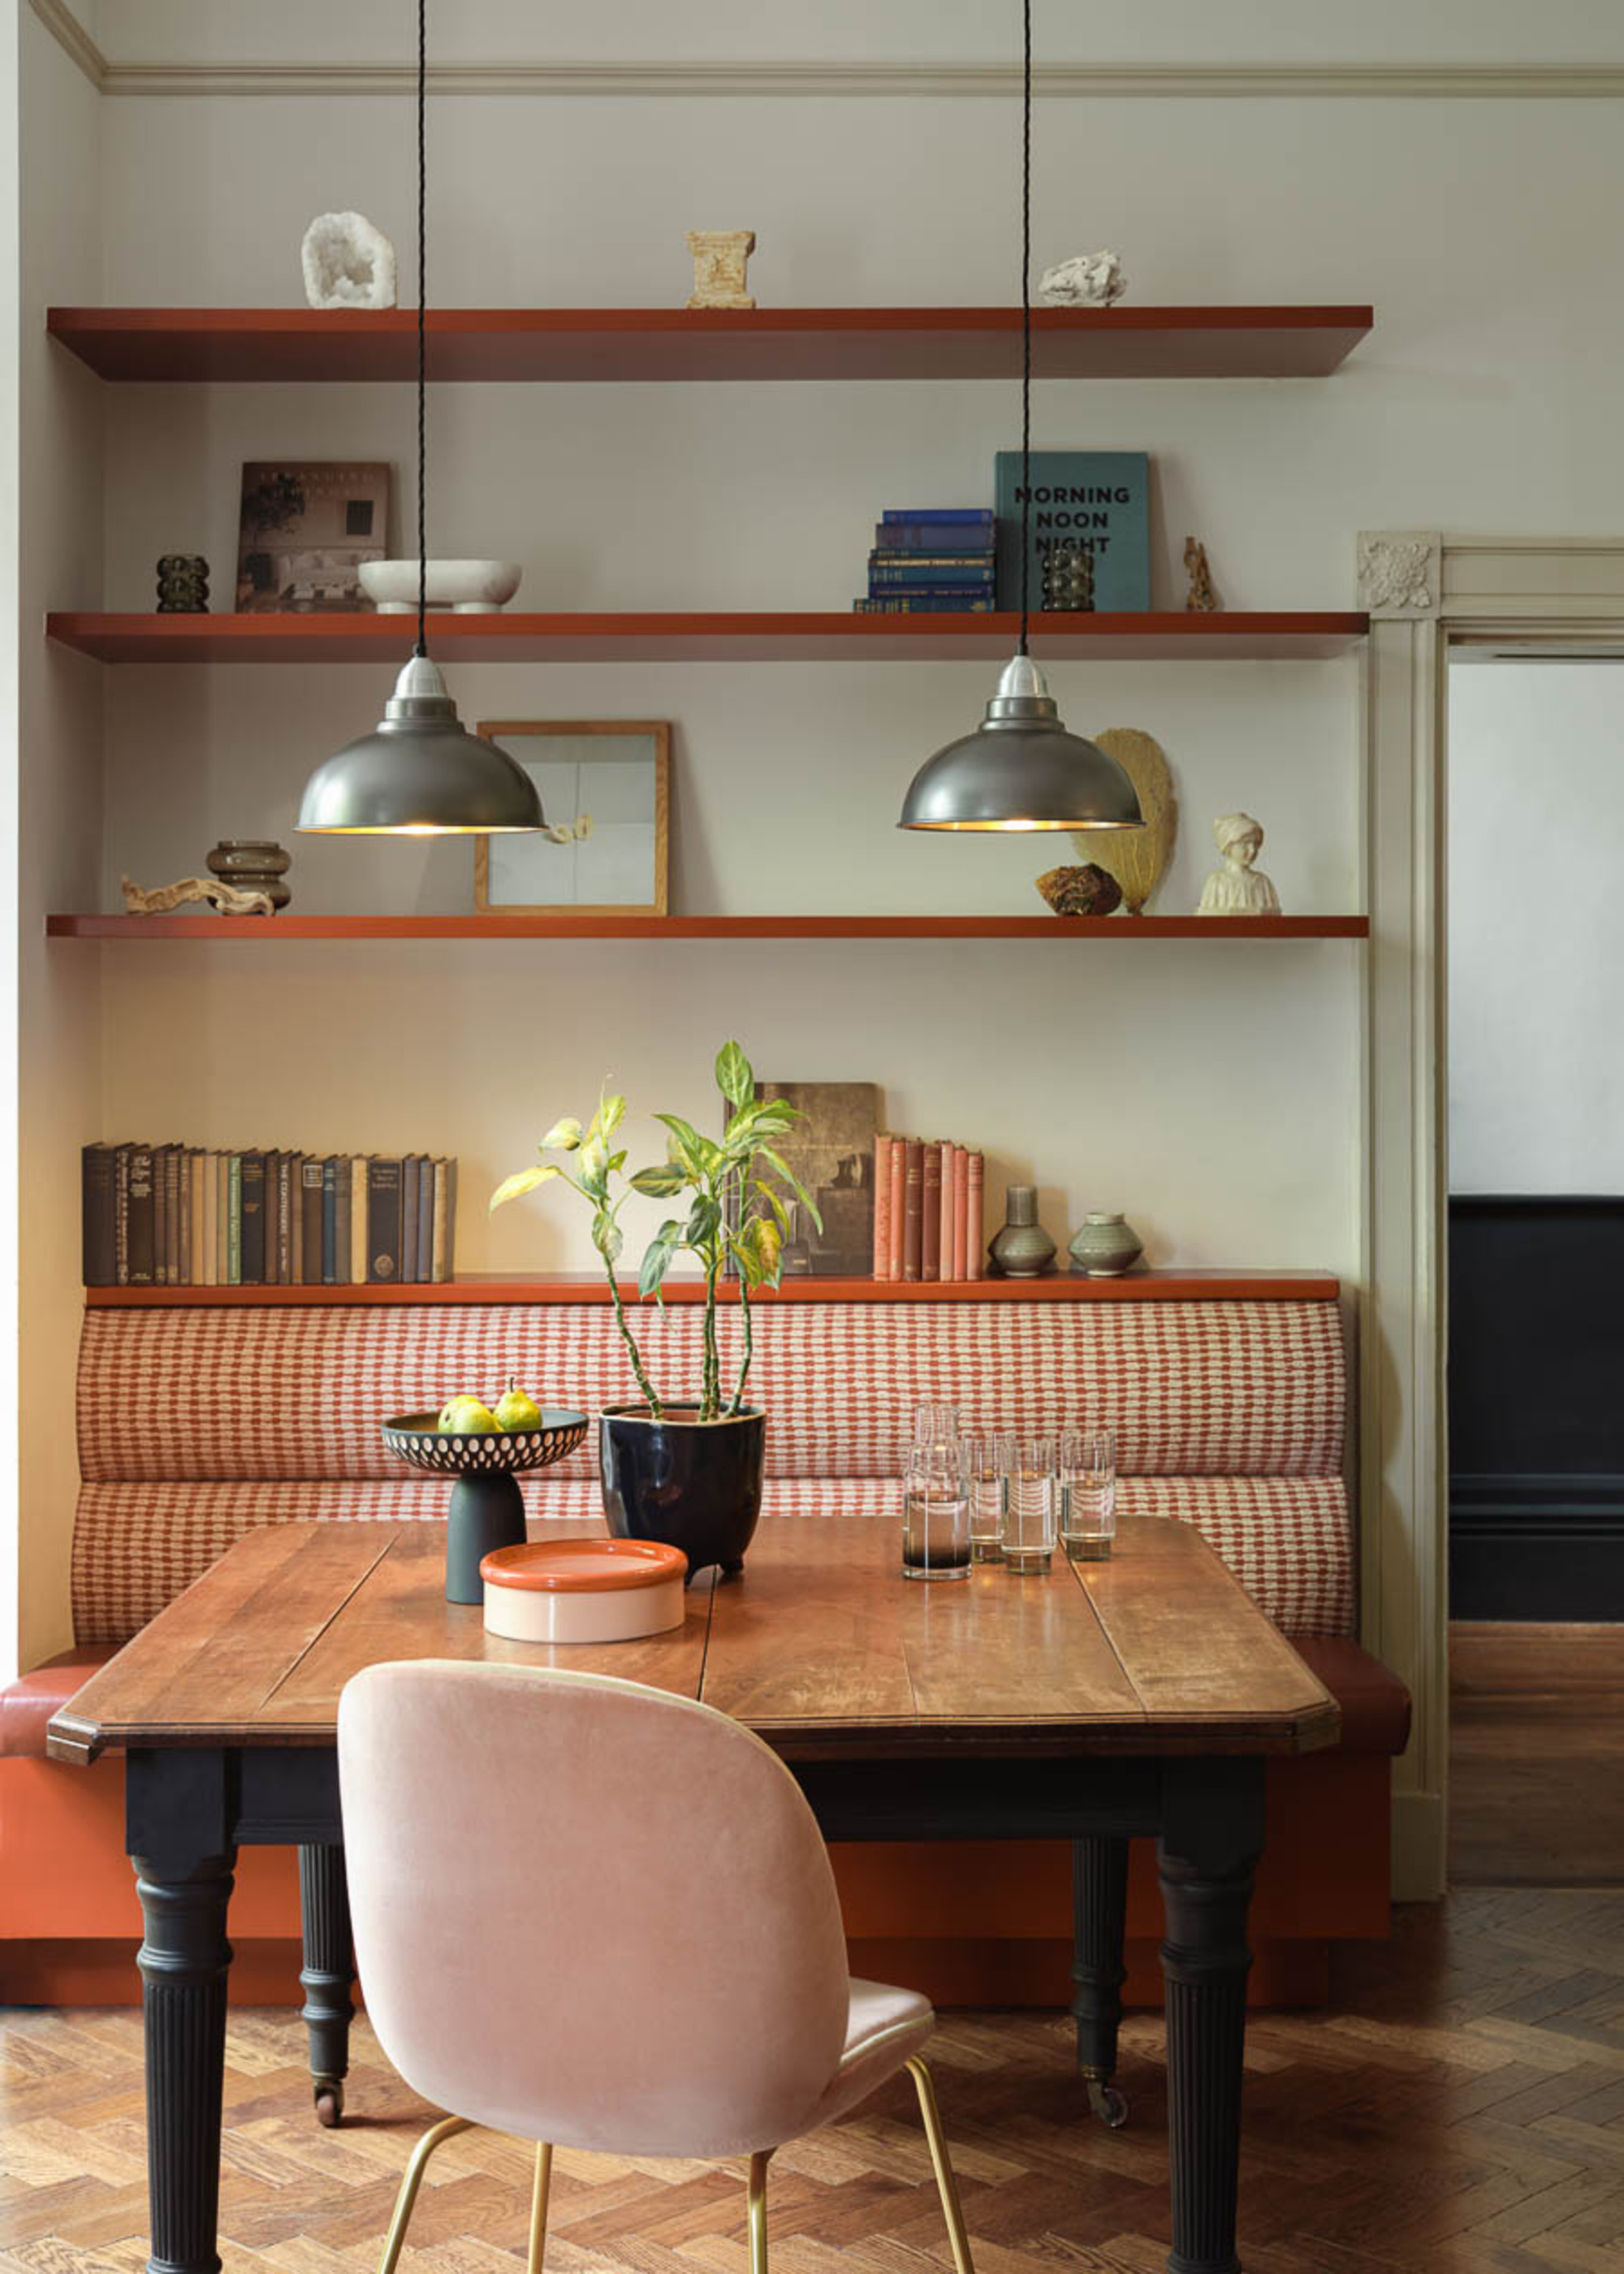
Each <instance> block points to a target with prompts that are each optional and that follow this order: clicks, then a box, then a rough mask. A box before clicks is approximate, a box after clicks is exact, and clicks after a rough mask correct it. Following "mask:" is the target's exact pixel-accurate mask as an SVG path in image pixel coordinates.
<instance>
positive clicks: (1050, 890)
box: [1038, 861, 1122, 916]
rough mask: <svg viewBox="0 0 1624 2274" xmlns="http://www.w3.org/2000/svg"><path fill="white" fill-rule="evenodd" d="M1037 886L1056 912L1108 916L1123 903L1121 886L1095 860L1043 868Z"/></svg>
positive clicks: (1068, 914) (1057, 913)
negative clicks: (1079, 865) (1065, 866)
mask: <svg viewBox="0 0 1624 2274" xmlns="http://www.w3.org/2000/svg"><path fill="white" fill-rule="evenodd" d="M1038 890H1039V892H1041V893H1042V895H1043V898H1044V899H1045V900H1047V901H1048V902H1049V907H1051V908H1053V910H1054V912H1055V914H1056V915H1057V916H1109V915H1110V914H1111V913H1112V912H1113V910H1115V909H1116V908H1118V907H1121V906H1122V886H1121V885H1119V884H1118V883H1117V882H1116V877H1113V876H1111V875H1109V873H1108V872H1107V871H1106V870H1103V869H1101V867H1100V866H1099V865H1098V863H1097V862H1093V861H1086V862H1084V863H1083V864H1082V866H1081V867H1080V868H1071V869H1046V870H1044V871H1043V874H1042V875H1041V877H1039V878H1038Z"/></svg>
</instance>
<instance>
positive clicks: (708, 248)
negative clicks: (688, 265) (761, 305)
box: [688, 229, 756, 308]
mask: <svg viewBox="0 0 1624 2274" xmlns="http://www.w3.org/2000/svg"><path fill="white" fill-rule="evenodd" d="M755 250H756V231H755V230H753V229H690V230H689V231H688V251H689V252H691V253H692V254H693V256H694V289H693V290H692V291H691V292H690V293H689V295H688V306H689V307H690V308H753V307H754V306H755V305H756V302H755V299H754V297H753V296H752V295H751V294H750V293H748V291H747V290H745V273H744V272H745V264H746V263H747V262H748V260H749V257H750V255H751V253H753V252H755Z"/></svg>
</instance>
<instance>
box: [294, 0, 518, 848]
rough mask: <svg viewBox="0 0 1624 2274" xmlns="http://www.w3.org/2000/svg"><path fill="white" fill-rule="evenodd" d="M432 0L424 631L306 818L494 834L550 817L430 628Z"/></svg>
mask: <svg viewBox="0 0 1624 2274" xmlns="http://www.w3.org/2000/svg"><path fill="white" fill-rule="evenodd" d="M426 19H427V0H417V645H416V647H415V648H414V649H413V651H412V654H411V658H410V661H409V662H408V663H407V664H406V665H405V666H404V668H403V669H402V672H401V675H400V677H399V678H398V679H397V680H396V681H395V692H394V694H393V695H392V696H391V697H390V698H389V700H388V702H387V704H386V705H385V706H384V714H383V717H382V718H381V719H380V720H379V722H378V724H377V726H376V727H373V729H372V733H371V734H363V735H362V736H361V737H360V739H359V741H358V742H350V743H349V744H348V745H347V746H346V747H345V748H344V749H342V750H340V751H339V752H338V753H337V754H336V755H335V757H330V758H328V759H327V761H326V762H325V764H321V765H320V766H318V767H317V769H316V771H315V772H314V773H313V774H312V776H311V778H310V779H309V780H308V781H307V782H306V783H305V795H304V797H303V799H302V800H301V802H300V805H299V818H298V824H297V825H298V827H299V828H300V829H302V830H308V831H316V832H327V833H329V834H333V835H345V836H359V835H366V836H395V837H438V836H442V835H446V834H447V833H455V832H466V831H471V830H478V831H480V832H489V833H491V834H492V835H497V834H499V833H506V832H514V831H519V830H536V829H541V828H544V827H545V822H544V820H543V817H542V810H541V800H540V798H539V797H538V795H537V794H536V786H535V784H534V783H533V782H532V781H531V780H530V776H529V775H528V774H527V773H526V772H524V769H523V766H521V765H519V764H517V763H516V761H515V760H514V759H513V758H510V757H508V753H507V752H506V750H500V749H498V748H497V747H496V744H495V743H494V742H485V740H484V739H483V738H482V737H481V736H479V735H477V734H470V733H469V732H468V730H467V728H466V727H464V726H463V725H462V721H461V720H460V719H458V717H457V713H456V704H455V703H454V702H453V701H452V699H451V697H450V694H449V693H448V691H447V687H446V682H445V680H444V679H443V678H442V676H441V675H440V666H439V665H438V664H436V663H435V662H433V661H432V659H431V658H430V655H429V652H428V645H427V642H426V640H425V636H424V629H425V618H426V616H427V614H428V514H427V506H426V502H425V492H426V478H427V448H426V442H425V337H424V334H425V307H426V282H425V280H426V273H427V249H426V247H427V228H426V207H427V202H428V198H427V187H428V167H427V141H426V136H425V110H426V102H425V97H426V93H427V78H428V27H427V20H426Z"/></svg>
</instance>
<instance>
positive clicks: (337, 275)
mask: <svg viewBox="0 0 1624 2274" xmlns="http://www.w3.org/2000/svg"><path fill="white" fill-rule="evenodd" d="M299 260H300V261H301V263H302V265H303V267H304V270H305V298H306V299H307V300H308V301H309V302H310V305H311V306H312V308H392V307H393V306H394V305H395V247H394V246H393V245H391V244H390V242H389V240H388V238H387V237H386V236H385V235H384V233H383V231H382V230H380V229H374V227H373V226H372V222H370V221H368V219H367V218H366V215H365V214H358V213H329V214H318V215H316V218H315V220H314V221H313V222H312V223H311V225H310V227H309V228H308V229H307V230H305V242H304V244H303V245H301V246H300V247H299Z"/></svg>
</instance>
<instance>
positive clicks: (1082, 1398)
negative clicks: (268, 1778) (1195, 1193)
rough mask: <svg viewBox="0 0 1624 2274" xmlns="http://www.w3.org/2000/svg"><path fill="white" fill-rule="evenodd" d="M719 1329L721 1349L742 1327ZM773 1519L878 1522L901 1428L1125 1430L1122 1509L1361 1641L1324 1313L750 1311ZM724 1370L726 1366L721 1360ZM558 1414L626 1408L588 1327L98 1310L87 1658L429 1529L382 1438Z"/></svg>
mask: <svg viewBox="0 0 1624 2274" xmlns="http://www.w3.org/2000/svg"><path fill="white" fill-rule="evenodd" d="M638 1324H639V1329H640V1336H641V1338H642V1339H643V1344H644V1347H645V1349H646V1350H647V1351H648V1352H649V1359H650V1372H651V1374H653V1376H654V1379H655V1380H656V1381H657V1382H660V1383H662V1384H663V1385H674V1386H675V1387H677V1388H678V1389H680V1387H681V1386H682V1385H684V1384H686V1383H688V1382H692V1381H693V1380H695V1379H696V1377H697V1374H698V1370H699V1369H698V1357H697V1353H698V1337H699V1327H700V1321H699V1314H698V1313H697V1311H696V1310H694V1309H690V1308H687V1307H684V1308H681V1309H677V1308H674V1307H673V1309H671V1310H670V1311H668V1312H667V1313H666V1314H665V1315H664V1317H663V1318H662V1317H660V1316H658V1314H655V1315H651V1316H648V1317H644V1318H640V1320H639V1321H638ZM724 1331H725V1333H726V1334H727V1335H729V1336H731V1335H733V1333H735V1332H736V1324H735V1321H733V1319H732V1318H731V1317H730V1318H729V1319H728V1320H727V1321H726V1322H725V1329H724ZM725 1362H726V1361H725ZM509 1374H513V1375H515V1377H516V1378H517V1380H518V1381H519V1382H521V1383H522V1384H523V1386H524V1387H525V1388H527V1389H530V1392H531V1393H532V1395H534V1396H535V1397H538V1398H539V1399H541V1401H542V1402H543V1403H544V1404H550V1405H562V1406H572V1407H575V1408H577V1409H578V1410H581V1411H583V1412H590V1413H596V1412H598V1411H599V1410H600V1409H601V1408H602V1407H603V1406H605V1405H606V1404H618V1403H620V1402H622V1401H625V1400H628V1399H630V1398H633V1397H635V1394H636V1391H635V1383H634V1382H633V1381H632V1378H631V1373H630V1369H629V1367H628V1365H627V1362H626V1358H625V1352H624V1348H623V1345H622V1344H621V1343H620V1338H619V1337H618V1335H617V1333H616V1330H615V1327H614V1322H613V1316H612V1315H611V1314H610V1313H609V1311H608V1310H607V1309H606V1308H604V1307H601V1306H584V1305H569V1304H551V1305H547V1304H541V1305H517V1304H515V1305H511V1306H509V1305H495V1304H492V1305H488V1306H487V1305H469V1306H455V1307H450V1306H439V1305H434V1304H424V1305H421V1306H417V1305H410V1304H408V1305H402V1306H388V1307H380V1308H375V1309H374V1308H363V1307H360V1306H355V1307H342V1306H335V1307H332V1308H328V1307H326V1306H322V1307H320V1308H316V1307H312V1308H310V1309H298V1308H289V1309H282V1308H276V1307H273V1306H268V1305H267V1306H264V1307H263V1308H261V1307H259V1306H244V1307H242V1308H240V1309H238V1308H235V1307H233V1308H230V1309H212V1308H198V1309H177V1310H167V1309H154V1310H149V1311H148V1310H108V1311H91V1312H88V1313H87V1314H86V1321H85V1332H84V1337H83V1341H82V1343H81V1346H80V1353H79V1468H80V1473H81V1476H82V1479H83V1482H82V1486H81V1489H80V1493H79V1510H78V1517H77V1522H76V1525H75V1528H74V1545H73V1606H74V1624H75V1630H76V1633H77V1636H78V1638H79V1642H80V1643H108V1642H122V1641H124V1640H125V1639H126V1638H128V1637H129V1636H130V1635H131V1634H132V1633H134V1632H135V1630H137V1629H138V1628H139V1627H140V1626H141V1625H143V1624H144V1623H146V1621H147V1620H148V1619H149V1618H151V1617H152V1616H153V1615H154V1613H155V1612H156V1611H158V1610H160V1609H161V1608H162V1606H163V1605H164V1604H165V1603H167V1602H168V1601H169V1600H170V1598H171V1597H172V1596H174V1595H176V1594H177V1593H179V1592H180V1590H181V1589H182V1588H183V1587H184V1586H186V1585H189V1584H190V1582H191V1581H192V1579H194V1578H196V1577H198V1576H199V1573H200V1572H202V1571H204V1570H207V1567H208V1565H209V1564H210V1563H211V1562H214V1559H215V1558H216V1557H217V1556H218V1555H221V1554H222V1553H223V1551H224V1550H225V1549H226V1548H227V1547H229V1546H230V1544H231V1542H232V1541H233V1540H237V1538H239V1537H240V1536H241V1535H242V1534H243V1533H244V1532H247V1531H249V1530H251V1529H252V1528H253V1527H254V1526H256V1525H262V1524H277V1523H286V1522H289V1521H290V1520H292V1519H295V1518H310V1517H323V1518H330V1519H332V1520H335V1521H340V1522H344V1521H348V1522H359V1523H368V1522H371V1523H378V1522H397V1521H400V1520H402V1519H415V1518H435V1517H440V1516H442V1515H443V1513H444V1510H445V1502H446V1492H447V1487H446V1485H445V1483H444V1481H443V1480H435V1479H433V1478H431V1477H424V1476H420V1475H418V1474H417V1473H416V1472H412V1471H410V1470H408V1469H405V1468H403V1467H402V1465H400V1463H399V1462H397V1461H395V1459H394V1458H393V1457H391V1456H390V1455H389V1454H388V1453H387V1452H386V1451H385V1450H384V1448H383V1445H382V1442H381V1441H380V1436H379V1431H378V1424H379V1422H380V1419H382V1418H383V1417H384V1416H385V1415H386V1414H391V1413H402V1412H416V1411H421V1410H425V1409H429V1408H435V1407H438V1406H439V1405H440V1403H441V1402H442V1400H443V1399H444V1398H445V1397H447V1395H448V1394H449V1393H450V1392H452V1391H453V1390H457V1389H471V1390H474V1391H475V1392H477V1393H483V1394H484V1395H485V1396H487V1397H493V1396H494V1395H495V1394H496V1393H497V1391H498V1390H499V1389H500V1388H501V1386H502V1384H503V1383H504V1382H506V1380H507V1378H508V1375H509ZM750 1394H751V1399H752V1402H753V1403H757V1402H758V1403H760V1404H763V1405H764V1406H765V1407H766V1409H767V1412H768V1413H769V1416H770V1417H771V1418H770V1424H769V1427H768V1432H767V1476H768V1487H767V1494H766V1499H765V1502H764V1520H766V1519H770V1518H771V1515H772V1513H773V1512H774V1510H778V1511H780V1512H789V1513H794V1514H827V1515H837V1514H840V1515H844V1514H849V1513H852V1512H853V1511H857V1512H867V1511H872V1513H873V1514H874V1515H876V1517H883V1516H889V1515H893V1514H894V1513H895V1507H894V1503H895V1498H896V1493H895V1482H894V1480H895V1478H896V1476H897V1472H898V1461H899V1457H900V1451H901V1446H902V1443H903V1442H904V1440H905V1439H906V1434H907V1433H908V1430H909V1428H910V1427H911V1423H912V1417H913V1412H914V1407H915V1405H917V1404H920V1403H921V1402H922V1401H924V1400H926V1399H932V1398H934V1399H940V1398H949V1397H951V1398H954V1399H956V1400H957V1402H958V1403H959V1405H960V1407H961V1408H962V1409H963V1411H964V1412H965V1413H966V1417H967V1419H968V1420H970V1421H971V1422H973V1423H974V1425H975V1426H978V1427H1009V1428H1021V1429H1041V1428H1054V1427H1063V1426H1064V1425H1065V1424H1067V1423H1069V1422H1073V1421H1080V1420H1083V1419H1089V1420H1093V1421H1097V1422H1102V1423H1103V1422H1109V1424H1111V1425H1112V1426H1113V1427H1115V1429H1116V1440H1117V1461H1118V1468H1119V1472H1120V1475H1121V1478H1122V1484H1121V1487H1120V1493H1119V1505H1120V1507H1121V1508H1122V1510H1123V1511H1124V1513H1140V1512H1142V1513H1147V1514H1154V1515H1161V1516H1168V1517H1178V1518H1180V1519H1182V1520H1184V1521H1185V1522H1189V1523H1193V1524H1196V1525H1199V1527H1200V1529H1201V1531H1202V1532H1204V1533H1205V1534H1206V1536H1207V1538H1208V1539H1209V1540H1211V1541H1212V1543H1213V1545H1214V1547H1216V1548H1217V1550H1218V1551H1219V1553H1220V1554H1221V1555H1222V1556H1223V1557H1224V1558H1225V1559H1226V1561H1227V1562H1229V1564H1230V1565H1231V1567H1232V1568H1233V1569H1234V1570H1235V1571H1236V1572H1237V1575H1238V1576H1239V1577H1240V1578H1241V1580H1242V1581H1243V1582H1244V1585H1245V1586H1246V1587H1247V1588H1248V1590H1249V1591H1250V1593H1252V1595H1253V1597H1254V1598H1255V1599H1256V1600H1257V1601H1258V1602H1259V1603H1260V1604H1261V1605H1262V1607H1263V1608H1264V1609H1265V1610H1266V1611H1267V1612H1268V1614H1269V1615H1270V1616H1271V1617H1272V1618H1274V1620H1275V1621H1276V1622H1277V1623H1278V1624H1279V1625H1280V1626H1281V1627H1282V1628H1283V1629H1284V1630H1285V1631H1286V1632H1287V1633H1288V1634H1293V1635H1327V1634H1329V1635H1343V1634H1349V1633H1351V1631H1352V1628H1353V1569H1352V1554H1351V1542H1350V1527H1349V1517H1348V1504H1347V1494H1346V1490H1345V1487H1344V1485H1343V1481H1342V1444H1343V1433H1344V1427H1345V1419H1346V1413H1345V1408H1346V1369H1345V1364H1344V1358H1343V1350H1342V1326H1341V1321H1340V1318H1339V1314H1338V1312H1337V1309H1336V1306H1335V1304H1331V1303H1134V1304H1126V1303H1123V1304H1117V1303H1100V1304H1092V1303H1091V1304H1070V1303H1064V1304H1032V1305H1026V1304H1019V1305H1017V1304H996V1303H974V1302H972V1303H953V1304H935V1303H931V1304H911V1303H910V1304H902V1303H898V1304H887V1303H875V1304H867V1303H850V1304H842V1303H830V1304H822V1303H816V1304H813V1303H805V1304H803V1303H796V1304H793V1305H792V1304H784V1305H780V1306H761V1307H760V1308H759V1309H758V1311H757V1314H756V1366H755V1369H754V1371H753V1373H752V1374H751V1377H750ZM596 1467H597V1459H596V1447H595V1444H594V1442H593V1436H592V1434H590V1433H589V1435H588V1439H587V1442H586V1444H585V1445H584V1446H583V1448H582V1449H581V1450H580V1451H579V1452H578V1453H576V1454H575V1455H573V1456H572V1457H571V1458H570V1459H569V1460H568V1461H567V1462H564V1463H562V1464H560V1466H559V1467H558V1468H556V1469H551V1470H547V1471H545V1472H542V1473H541V1474H540V1475H539V1476H535V1477H530V1478H526V1479H525V1480H523V1481H524V1489H525V1497H526V1501H527V1502H528V1505H529V1508H530V1513H531V1515H532V1516H535V1517H559V1518H562V1519H565V1520H568V1521H572V1522H579V1521H580V1520H582V1519H583V1517H590V1516H591V1515H593V1514H595V1513H596V1512H597V1510H598V1494H597V1485H596V1481H595V1478H596Z"/></svg>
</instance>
